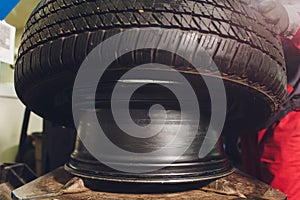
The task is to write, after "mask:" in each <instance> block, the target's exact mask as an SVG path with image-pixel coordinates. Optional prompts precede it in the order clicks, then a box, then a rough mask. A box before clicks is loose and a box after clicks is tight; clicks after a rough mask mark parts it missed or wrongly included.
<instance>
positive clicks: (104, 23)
mask: <svg viewBox="0 0 300 200" xmlns="http://www.w3.org/2000/svg"><path fill="white" fill-rule="evenodd" d="M141 27H160V28H164V29H172V30H174V33H175V34H176V33H177V34H180V33H182V32H195V33H196V34H197V37H198V41H199V46H201V47H203V48H205V49H206V50H207V51H208V52H209V54H210V55H211V56H212V57H213V60H214V61H215V63H216V64H217V66H218V68H219V70H220V71H221V73H222V78H223V79H224V80H226V81H227V82H228V86H227V89H229V90H230V88H231V86H232V87H237V88H238V89H240V90H241V91H245V92H248V91H249V92H248V93H249V94H251V95H250V96H252V97H253V99H255V98H259V99H260V101H262V102H264V103H265V104H267V106H268V113H267V114H266V115H268V116H269V115H271V114H272V113H273V112H275V111H276V110H277V109H278V107H279V106H280V105H281V103H282V101H283V99H284V97H285V94H286V90H285V88H286V76H285V67H284V66H285V62H284V57H283V50H282V46H281V42H280V39H279V38H278V37H277V35H276V34H275V33H274V32H273V27H271V26H268V25H267V24H266V22H265V21H264V19H263V18H262V17H261V16H259V14H258V13H257V12H256V11H254V10H251V9H249V8H247V7H246V6H245V5H243V4H240V3H238V1H235V0H172V1H170V0H135V1H130V0H43V1H42V2H41V3H40V5H39V6H38V7H37V8H36V9H35V11H34V12H33V13H32V15H31V17H30V18H29V20H28V22H27V25H26V28H25V32H24V34H23V37H22V42H21V46H20V49H19V53H18V58H17V62H16V72H15V84H16V91H17V94H18V96H19V97H20V99H21V100H22V101H23V103H25V104H26V105H27V106H28V107H29V108H30V109H31V110H33V111H35V112H36V113H38V114H40V115H41V116H43V117H45V118H48V119H50V120H53V121H57V122H60V123H64V124H69V123H71V122H72V117H71V116H72V115H71V93H72V85H73V81H74V78H75V76H76V72H77V70H78V68H79V67H80V64H81V63H82V61H83V60H84V58H85V57H86V55H87V54H88V53H89V52H90V51H91V50H92V49H93V48H94V47H96V46H97V45H98V44H99V43H100V42H102V41H103V40H105V39H106V38H109V37H111V36H112V35H115V34H117V33H119V32H120V31H124V30H127V29H133V28H141ZM167 39H168V40H171V38H167ZM178 48H179V47H178ZM130 56H131V58H133V61H135V62H138V61H139V60H142V61H151V62H156V61H157V60H162V59H165V60H166V58H165V57H164V54H160V53H159V51H155V50H154V51H153V52H152V55H150V54H149V53H147V52H139V53H137V52H132V55H130ZM142 61H141V62H142ZM118 62H119V63H118V65H121V66H122V65H123V64H124V63H122V61H120V60H119V61H118ZM164 62H165V63H166V62H169V65H170V66H174V65H175V66H176V65H180V64H179V63H177V62H179V61H177V60H176V56H172V57H170V58H169V59H168V60H167V61H164ZM127 64H128V63H127ZM189 70H190V69H189V68H188V67H186V68H184V66H183V70H181V72H182V73H191V71H189ZM206 70H207V69H206ZM253 102H254V101H253ZM257 112H259V111H257ZM268 116H265V117H268Z"/></svg>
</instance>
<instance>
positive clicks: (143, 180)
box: [64, 163, 235, 184]
mask: <svg viewBox="0 0 300 200" xmlns="http://www.w3.org/2000/svg"><path fill="white" fill-rule="evenodd" d="M64 169H65V170H66V171H67V172H69V173H71V174H73V175H75V176H78V177H81V178H85V179H89V180H96V181H107V182H114V183H138V184H182V183H195V182H201V181H208V180H214V179H219V178H223V177H226V176H228V175H230V174H232V173H233V172H234V171H235V169H234V168H232V166H231V165H230V164H229V166H228V167H226V168H223V169H221V170H214V171H212V173H209V174H210V175H201V171H199V173H196V172H195V173H194V174H195V175H189V176H185V175H172V174H171V173H170V175H153V176H152V177H151V175H148V177H145V176H144V177H143V174H141V175H140V177H138V176H131V175H130V174H128V175H126V174H124V176H122V177H121V176H119V175H116V176H113V175H112V174H110V175H109V174H107V175H105V174H103V175H99V174H97V175H96V174H90V175H89V172H86V173H84V172H80V171H78V170H76V169H73V168H72V167H71V166H70V165H69V163H67V164H65V165H64ZM144 175H145V174H144Z"/></svg>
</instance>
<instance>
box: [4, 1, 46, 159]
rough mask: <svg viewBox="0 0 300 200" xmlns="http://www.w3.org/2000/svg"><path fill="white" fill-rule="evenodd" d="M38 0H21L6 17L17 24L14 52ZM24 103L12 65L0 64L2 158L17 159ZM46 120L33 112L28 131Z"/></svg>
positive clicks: (6, 19)
mask: <svg viewBox="0 0 300 200" xmlns="http://www.w3.org/2000/svg"><path fill="white" fill-rule="evenodd" d="M38 2H39V0H21V1H20V2H19V4H18V5H17V6H16V7H15V8H14V10H12V12H11V13H10V14H9V15H8V16H7V17H6V18H5V21H6V22H7V23H8V24H10V25H12V26H14V27H16V40H15V54H17V50H18V47H19V45H20V40H21V36H22V33H23V31H24V25H25V23H26V21H27V19H28V17H29V15H30V13H31V12H32V10H33V9H34V7H35V6H36V5H37V3H38ZM24 110H25V106H24V105H23V104H22V103H21V101H20V100H19V99H18V98H17V96H16V93H15V89H14V70H13V66H10V65H8V64H6V63H1V67H0V111H1V112H0V161H1V162H15V159H16V155H17V151H18V144H19V139H20V133H21V129H22V122H23V113H24ZM42 126H43V120H42V118H40V117H39V116H37V115H35V114H33V113H32V114H31V117H30V121H29V125H28V134H32V133H34V132H42Z"/></svg>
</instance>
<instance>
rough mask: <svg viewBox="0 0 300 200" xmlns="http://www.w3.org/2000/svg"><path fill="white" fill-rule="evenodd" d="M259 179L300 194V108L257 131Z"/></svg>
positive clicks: (294, 196) (292, 195)
mask: <svg viewBox="0 0 300 200" xmlns="http://www.w3.org/2000/svg"><path fill="white" fill-rule="evenodd" d="M258 143H259V150H260V152H259V156H260V179H261V180H262V181H264V182H266V183H268V184H270V185H271V186H272V187H274V188H276V189H279V190H281V191H282V192H284V193H286V194H287V195H288V199H289V200H299V198H300V112H296V111H293V112H290V113H289V114H288V115H287V116H285V117H284V118H283V119H282V120H280V122H279V123H278V124H275V125H273V127H271V128H269V129H267V130H263V131H261V132H259V133H258Z"/></svg>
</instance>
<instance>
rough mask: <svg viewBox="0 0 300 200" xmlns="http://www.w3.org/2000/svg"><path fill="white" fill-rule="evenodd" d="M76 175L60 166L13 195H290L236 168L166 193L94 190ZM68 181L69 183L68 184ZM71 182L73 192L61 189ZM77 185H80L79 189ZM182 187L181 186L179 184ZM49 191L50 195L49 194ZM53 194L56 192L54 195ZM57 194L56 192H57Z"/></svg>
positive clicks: (279, 199)
mask: <svg viewBox="0 0 300 200" xmlns="http://www.w3.org/2000/svg"><path fill="white" fill-rule="evenodd" d="M72 178H74V177H73V176H72V175H71V174H69V173H68V172H66V171H65V170H64V169H63V168H59V169H57V170H55V171H53V172H51V173H50V174H47V175H45V176H43V177H41V178H38V179H36V180H35V181H33V182H31V183H29V184H27V185H25V186H22V187H21V188H18V189H17V190H14V191H13V197H14V199H16V200H21V199H23V200H24V199H30V197H34V196H39V195H40V197H44V198H39V199H43V200H99V199H100V200H101V199H170V200H171V199H202V200H212V199H215V200H229V199H257V200H259V199H261V200H283V199H285V198H286V196H285V195H284V194H283V193H281V192H279V191H277V190H275V189H273V188H271V187H270V186H268V185H266V184H264V183H262V182H259V181H258V180H256V179H254V178H251V177H249V176H248V175H245V174H243V173H241V172H240V171H238V170H236V171H235V173H233V174H231V175H229V176H227V177H225V178H221V179H218V180H216V181H213V182H211V183H209V184H207V185H205V186H204V187H200V188H197V189H192V190H189V191H182V192H176V193H166V194H126V193H112V192H100V191H92V190H90V189H82V185H81V184H77V183H76V180H77V179H75V183H76V184H74V179H73V182H72V181H71V182H72V184H70V180H72ZM66 183H68V184H66ZM66 185H71V186H72V190H71V192H70V190H65V191H69V192H65V193H64V192H60V191H62V189H63V188H64V189H65V188H66ZM76 185H80V187H79V190H78V191H76V188H75V189H74V187H76ZM178 189H179V190H180V188H178ZM47 194H49V197H46V196H45V195H47ZM51 194H52V196H51ZM55 194H56V195H55Z"/></svg>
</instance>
